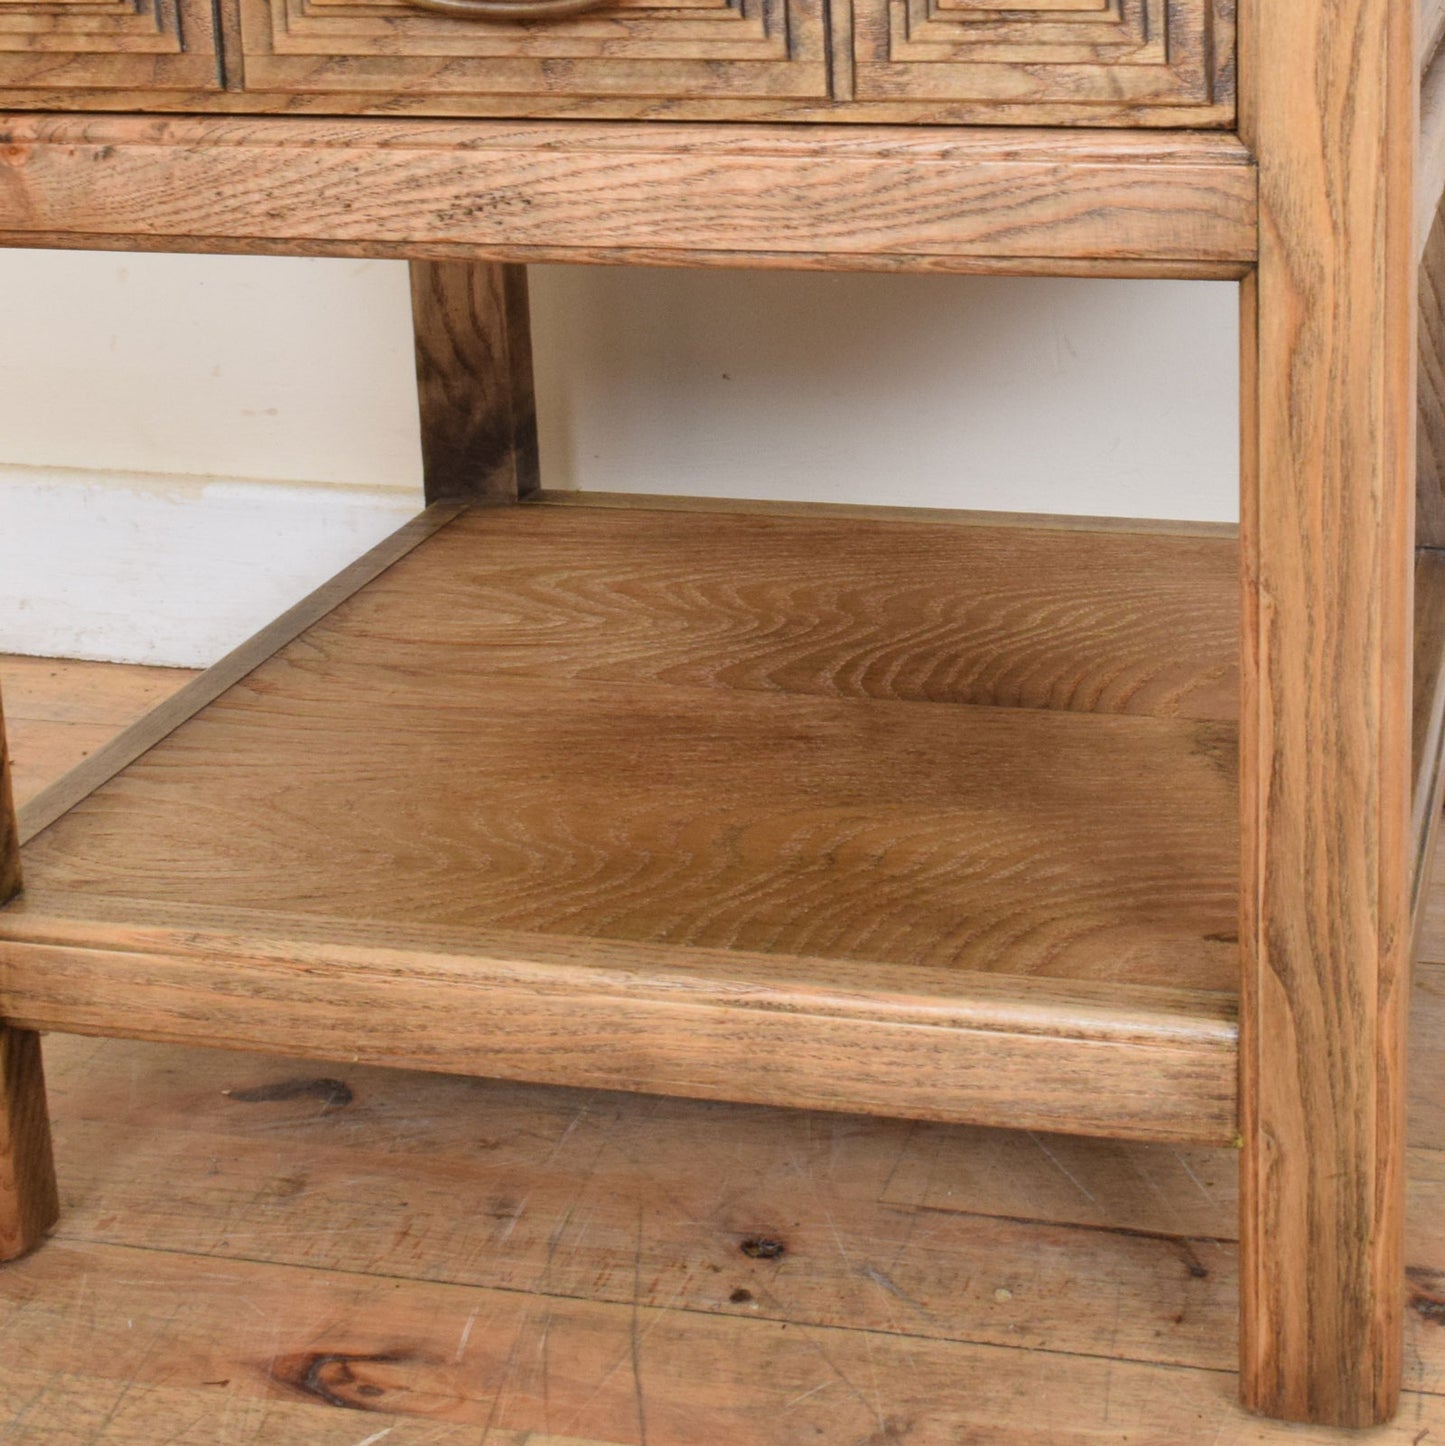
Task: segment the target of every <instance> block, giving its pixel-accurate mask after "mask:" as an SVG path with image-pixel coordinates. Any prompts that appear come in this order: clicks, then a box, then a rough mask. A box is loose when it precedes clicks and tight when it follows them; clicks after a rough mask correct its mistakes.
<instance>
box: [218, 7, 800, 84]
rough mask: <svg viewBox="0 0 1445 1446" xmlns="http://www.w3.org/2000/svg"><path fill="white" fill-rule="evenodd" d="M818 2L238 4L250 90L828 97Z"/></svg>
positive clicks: (247, 80)
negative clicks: (447, 8)
mask: <svg viewBox="0 0 1445 1446" xmlns="http://www.w3.org/2000/svg"><path fill="white" fill-rule="evenodd" d="M821 4H822V0H617V3H614V4H612V5H609V6H607V7H606V8H604V9H600V10H596V11H591V12H589V13H586V14H582V15H576V16H572V17H569V18H566V19H558V20H549V21H547V22H546V23H545V24H541V25H539V24H522V23H496V24H493V23H485V24H475V23H471V24H469V23H466V22H458V21H457V20H455V19H453V18H451V17H448V16H444V15H437V14H435V13H432V12H428V11H426V10H422V9H418V8H416V7H414V6H410V5H408V4H406V3H405V0H244V3H243V7H242V29H243V34H244V38H245V44H246V52H247V63H246V83H247V88H248V90H258V89H264V90H272V89H298V90H302V91H305V92H308V93H313V94H314V93H317V92H324V91H338V92H351V93H356V92H366V91H368V90H384V91H387V92H390V93H392V94H397V93H400V94H403V95H409V94H418V95H420V94H429V95H433V96H450V97H461V96H464V95H467V94H471V95H475V96H478V97H483V96H486V97H493V96H495V97H500V96H506V97H515V98H517V99H516V101H515V102H514V104H516V105H520V106H527V105H535V106H536V108H537V109H538V110H542V109H547V108H550V109H553V110H555V109H557V108H558V107H559V106H561V107H565V105H566V103H567V101H568V99H569V98H582V99H602V100H606V99H610V98H619V99H621V98H634V99H635V98H637V97H657V98H658V99H659V100H660V101H666V100H668V99H669V98H675V97H679V96H687V97H704V98H707V97H722V98H728V97H738V96H744V97H746V96H766V97H779V98H783V99H816V100H823V99H825V98H826V96H827V93H828V77H827V64H826V57H825V54H824V40H823V35H824V26H823V23H822V12H821Z"/></svg>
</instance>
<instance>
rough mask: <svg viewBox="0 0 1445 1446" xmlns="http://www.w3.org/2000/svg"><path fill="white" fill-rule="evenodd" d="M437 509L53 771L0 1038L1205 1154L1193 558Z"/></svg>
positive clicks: (1076, 546) (1220, 1017) (1215, 753)
mask: <svg viewBox="0 0 1445 1446" xmlns="http://www.w3.org/2000/svg"><path fill="white" fill-rule="evenodd" d="M444 520H445V519H443V518H433V519H432V521H431V523H429V524H428V525H426V526H423V527H422V528H419V529H417V530H416V531H415V532H414V533H413V534H412V535H411V536H410V537H409V538H408V540H407V544H406V546H408V547H410V544H411V542H412V541H417V545H415V546H414V547H411V550H409V551H405V555H404V556H401V557H400V558H399V560H396V561H395V562H394V563H393V564H392V565H390V566H389V567H386V568H385V569H384V570H381V571H379V573H378V575H376V576H374V577H373V578H371V580H370V581H367V582H365V585H363V586H361V587H360V588H359V589H358V590H355V591H351V592H350V593H349V595H347V592H348V589H347V587H342V588H339V589H337V590H336V592H335V595H329V596H328V597H327V598H326V599H325V600H324V605H321V606H316V607H313V608H312V612H313V613H316V614H319V616H318V619H317V620H316V621H314V622H312V624H311V625H310V626H307V627H305V628H304V629H303V630H301V631H300V632H299V634H298V635H297V636H294V637H292V638H290V639H289V640H288V641H284V642H283V643H282V645H281V646H279V647H278V648H275V649H274V651H273V650H272V643H273V642H274V639H270V640H266V641H263V643H262V644H261V645H260V647H259V648H257V649H255V650H253V654H243V656H242V657H241V658H240V659H239V660H236V659H233V660H231V662H230V663H229V664H227V665H222V667H221V669H220V670H219V672H218V673H217V674H216V676H215V677H214V678H212V679H211V681H210V683H207V680H205V679H202V680H201V683H202V685H203V686H202V687H201V689H200V692H199V693H198V694H197V695H195V696H193V698H192V701H193V702H194V701H195V697H203V696H205V695H206V694H207V692H208V691H209V692H210V693H214V692H216V691H217V689H218V688H219V687H220V686H221V685H222V684H223V683H225V682H226V681H227V680H228V679H229V678H231V677H236V678H238V679H239V680H238V681H236V682H235V683H234V685H233V686H230V687H228V688H226V689H225V690H224V691H222V692H220V696H218V697H215V698H214V701H211V702H209V703H208V704H207V705H206V706H204V707H202V708H201V709H200V710H199V711H198V712H196V713H195V714H194V716H191V717H189V718H186V719H185V721H179V718H180V717H182V716H183V715H184V712H185V711H186V710H185V708H181V709H180V710H178V711H173V713H172V714H171V715H168V716H165V717H164V718H161V719H160V720H159V721H156V720H152V722H151V723H150V724H149V725H147V724H144V723H143V724H142V725H139V728H140V730H141V731H140V732H139V733H138V734H137V735H136V737H134V738H132V739H131V740H130V743H129V745H128V746H129V748H130V751H131V752H140V756H139V757H138V758H136V759H135V761H134V762H132V763H130V764H129V766H127V767H125V768H123V769H122V770H121V771H120V772H118V773H117V774H116V775H115V776H114V777H113V778H110V779H109V780H108V781H104V782H101V783H100V784H99V786H98V787H95V788H94V789H93V791H90V792H88V793H86V792H85V790H86V787H88V784H89V783H90V782H94V781H95V780H94V779H89V780H87V779H84V778H81V779H78V780H75V779H73V780H70V781H69V782H68V783H67V784H66V785H65V787H66V788H69V789H70V791H71V793H72V794H75V795H76V796H77V797H78V801H76V802H75V803H74V806H72V807H70V808H69V809H68V811H65V812H63V813H62V814H61V816H60V817H59V818H58V819H56V820H55V821H54V822H51V823H49V825H48V826H46V827H41V828H39V831H38V832H37V833H36V835H35V837H33V838H32V839H31V840H30V841H29V843H28V844H27V846H26V848H25V850H24V856H23V864H24V871H25V880H26V892H25V893H24V894H23V895H22V896H21V897H20V898H19V899H18V900H16V901H15V902H14V903H13V904H12V905H11V906H10V907H9V908H8V909H6V910H4V911H3V912H0V1015H3V1016H5V1017H7V1018H9V1019H10V1020H12V1021H13V1022H16V1023H19V1024H23V1025H28V1026H31V1027H36V1028H48V1029H58V1030H71V1031H78V1032H95V1033H114V1034H124V1035H131V1036H138V1037H143V1038H156V1039H170V1040H190V1041H197V1042H205V1043H214V1044H222V1045H234V1046H244V1047H263V1048H265V1047H270V1048H276V1049H285V1050H287V1051H289V1052H293V1053H299V1052H310V1053H313V1054H316V1055H320V1056H325V1057H336V1058H348V1059H349V1058H356V1059H364V1060H370V1061H391V1062H396V1063H406V1064H410V1065H420V1066H423V1067H430V1068H436V1069H444V1070H459V1071H469V1072H475V1073H482V1074H489V1075H498V1076H508V1077H515V1078H526V1079H535V1080H543V1081H557V1082H565V1083H569V1084H584V1085H595V1086H598V1087H610V1088H635V1089H645V1090H655V1091H663V1092H669V1093H680V1094H688V1095H697V1096H707V1097H730V1098H742V1099H751V1100H757V1101H760V1102H768V1103H789V1104H799V1105H809V1106H820V1107H828V1108H838V1109H856V1110H867V1111H875V1112H884V1113H891V1114H900V1115H913V1116H918V1117H923V1118H932V1119H952V1120H971V1121H976V1122H981V1123H996V1124H1010V1125H1016V1126H1025V1127H1029V1128H1037V1129H1048V1130H1068V1131H1077V1132H1085V1133H1103V1134H1114V1135H1121V1136H1135V1137H1145V1138H1170V1139H1181V1140H1211V1141H1221V1140H1228V1139H1230V1138H1232V1137H1233V1135H1234V1132H1235V1069H1236V1032H1235V1025H1234V1021H1233V1014H1234V1008H1235V992H1236V990H1235V978H1236V975H1237V970H1238V964H1237V954H1238V941H1237V937H1236V928H1237V899H1236V889H1237V883H1236V877H1237V870H1238V823H1237V803H1236V793H1237V778H1236V773H1237V765H1236V748H1237V744H1236V729H1235V723H1234V714H1235V712H1236V706H1237V705H1236V692H1237V676H1236V659H1237V641H1236V635H1237V613H1236V594H1237V555H1236V547H1235V544H1234V542H1233V540H1232V539H1231V538H1229V537H1228V536H1225V535H1221V534H1219V533H1211V532H1209V531H1207V530H1199V531H1189V530H1181V531H1179V532H1169V531H1165V530H1154V531H1148V530H1145V531H1128V530H1124V529H1121V528H1118V527H1112V526H1107V525H1101V526H1099V527H1097V528H1093V529H1090V528H1088V527H1084V526H1072V527H1071V526H1067V525H1064V524H1055V525H1053V526H1047V525H1039V526H1024V525H1019V524H1014V523H1008V522H1005V521H1001V520H995V521H993V522H988V521H977V520H974V521H970V520H968V519H967V518H966V517H931V516H924V517H911V516H910V517H899V516H894V515H886V514H869V515H865V516H862V517H855V516H848V517H844V516H840V515H838V513H837V511H836V510H830V509H811V510H810V509H804V508H791V509H790V508H762V507H750V506H748V505H746V504H739V505H738V506H737V507H736V508H735V509H726V508H719V507H716V506H713V507H708V506H693V507H670V506H666V505H663V504H659V503H654V504H651V505H636V506H620V505H606V504H605V503H597V504H594V505H582V504H578V503H564V502H561V501H543V502H539V503H533V504H528V505H524V506H522V507H518V508H512V509H505V510H480V511H475V512H466V513H461V514H460V515H457V516H455V517H453V518H451V520H445V525H439V523H441V522H442V521H444ZM418 539H419V541H418ZM394 550H395V551H397V552H401V551H403V550H404V549H403V548H401V547H398V548H396V549H394ZM377 572H378V568H377V567H372V568H370V569H363V570H362V572H361V573H360V574H357V575H356V577H355V578H353V581H355V580H357V578H364V577H367V576H370V574H371V573H377ZM333 603H334V604H335V605H334V606H332V604H333ZM327 608H329V609H330V610H329V611H328V610H327ZM303 613H304V610H303ZM299 621H301V622H304V621H306V617H305V616H301V617H300V618H299ZM284 631H286V630H285V629H283V632H284ZM292 631H294V629H292ZM267 653H270V655H269V656H267V655H266V654H267ZM253 665H254V666H253ZM228 669H229V671H227V670H228ZM177 722H178V726H175V725H176V724H177ZM147 726H149V728H150V730H151V732H150V734H147V733H146V732H145V731H144V730H145V729H146V728H147ZM147 743H153V746H150V747H149V748H148V749H145V751H143V752H142V751H141V750H142V749H143V748H144V747H145V744H147ZM102 762H103V761H102ZM98 766H99V765H98ZM101 771H104V769H103V768H101ZM62 793H64V789H62ZM81 794H85V796H83V797H80V796H79V795H81ZM67 797H68V795H67ZM50 808H51V811H55V810H56V809H57V808H58V805H56V804H55V801H54V800H53V799H52V801H51V805H50ZM45 812H46V809H45V807H44V806H42V808H41V812H40V815H39V816H36V817H33V818H32V823H33V824H36V825H37V826H38V825H39V824H43V823H45V821H46V820H45V817H44V816H43V815H44V814H45Z"/></svg>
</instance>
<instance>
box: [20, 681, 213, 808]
mask: <svg viewBox="0 0 1445 1446" xmlns="http://www.w3.org/2000/svg"><path fill="white" fill-rule="evenodd" d="M195 676H196V670H195V669H193V668H157V667H152V666H150V665H148V664H132V663H94V662H85V661H79V660H77V659H74V658H32V657H27V656H25V655H23V654H19V653H0V687H3V688H4V694H5V717H6V719H7V721H8V722H10V723H11V724H14V723H15V722H16V720H17V719H19V720H23V721H24V722H27V723H36V724H50V725H55V726H56V727H58V728H59V729H61V730H63V729H64V728H66V727H68V726H70V725H71V724H78V725H80V726H82V727H87V728H88V727H106V728H109V729H110V730H111V731H112V732H116V731H118V730H119V729H121V728H124V727H126V726H127V725H129V724H131V723H134V722H135V721H136V719H137V718H140V717H141V716H142V715H144V714H146V713H148V712H150V710H151V709H152V708H154V707H155V706H156V705H157V704H158V703H162V702H164V701H165V700H166V699H167V698H169V697H170V696H171V694H172V693H174V692H176V691H177V689H179V688H181V687H182V686H184V685H185V684H186V683H189V682H190V681H191V679H192V678H194V677H195ZM37 736H38V735H37ZM57 776H58V774H51V776H50V777H48V778H46V779H45V780H44V782H46V783H53V782H54V781H55V779H56V777H57Z"/></svg>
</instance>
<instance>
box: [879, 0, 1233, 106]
mask: <svg viewBox="0 0 1445 1446" xmlns="http://www.w3.org/2000/svg"><path fill="white" fill-rule="evenodd" d="M861 8H862V9H863V10H864V13H862V14H860V15H859V16H858V20H857V24H856V30H855V41H856V44H855V53H856V57H857V62H858V63H857V70H856V76H855V87H856V88H855V92H854V93H855V96H856V98H857V99H858V100H860V101H861V100H902V99H907V98H910V97H911V98H918V99H930V100H937V101H956V102H979V103H993V104H1016V105H1031V104H1032V105H1049V104H1053V105H1059V104H1063V105H1070V104H1072V105H1084V106H1087V105H1108V106H1114V107H1137V106H1174V107H1188V106H1208V105H1212V104H1214V103H1215V102H1216V101H1218V100H1220V99H1222V98H1224V96H1223V95H1222V93H1221V92H1222V89H1223V87H1222V86H1221V85H1220V81H1221V79H1222V78H1223V79H1228V77H1221V76H1220V74H1219V72H1220V70H1221V69H1222V67H1221V66H1220V65H1219V64H1218V63H1217V55H1218V53H1219V52H1220V51H1221V50H1223V49H1224V48H1225V47H1224V46H1222V45H1221V41H1222V40H1228V39H1232V33H1233V6H1232V0H1033V3H1032V4H1024V5H1020V4H1017V3H1013V4H1004V3H1001V0H873V5H872V6H869V5H868V0H864V3H863V6H862V7H861Z"/></svg>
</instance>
